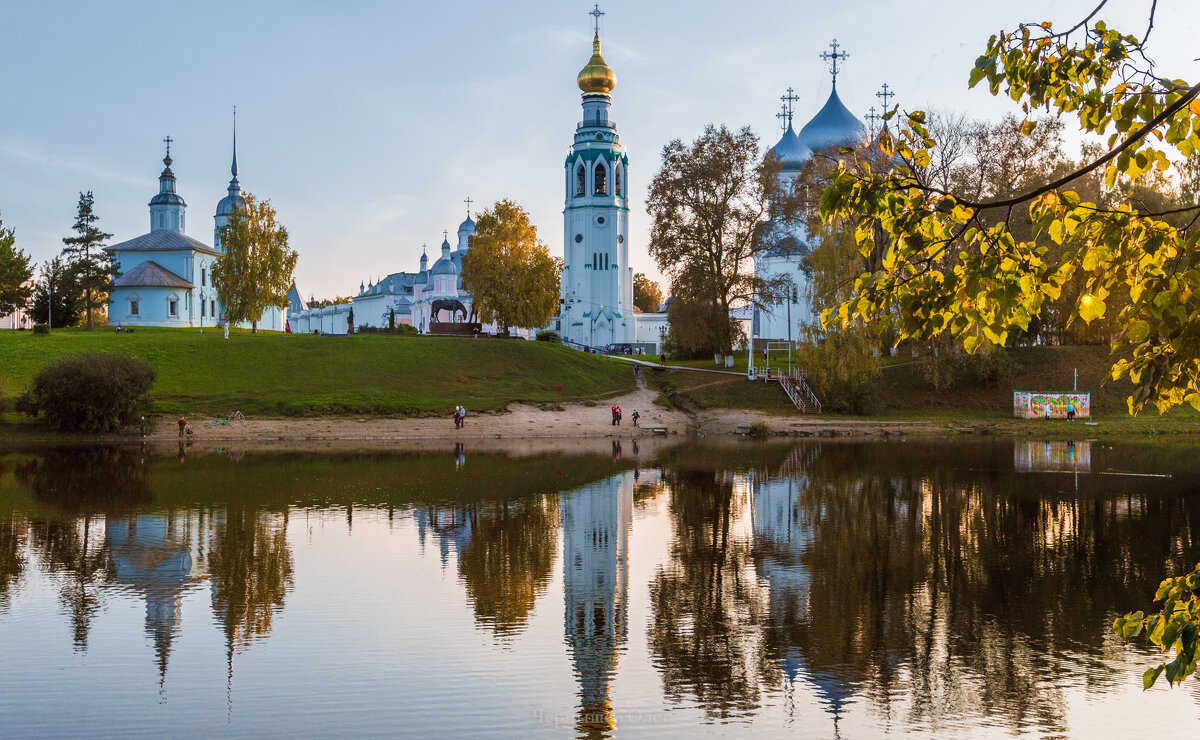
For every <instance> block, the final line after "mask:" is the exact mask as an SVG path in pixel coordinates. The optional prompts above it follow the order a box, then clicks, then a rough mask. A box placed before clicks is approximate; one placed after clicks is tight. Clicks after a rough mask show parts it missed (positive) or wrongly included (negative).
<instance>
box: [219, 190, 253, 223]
mask: <svg viewBox="0 0 1200 740" xmlns="http://www.w3.org/2000/svg"><path fill="white" fill-rule="evenodd" d="M245 203H246V199H245V198H244V197H243V196H242V189H241V188H240V187H237V186H236V185H230V186H229V195H226V196H225V197H224V198H222V199H221V200H219V201H217V214H216V215H218V216H231V215H233V212H234V211H235V210H237V209H239V208H241V207H242V206H243V205H245Z"/></svg>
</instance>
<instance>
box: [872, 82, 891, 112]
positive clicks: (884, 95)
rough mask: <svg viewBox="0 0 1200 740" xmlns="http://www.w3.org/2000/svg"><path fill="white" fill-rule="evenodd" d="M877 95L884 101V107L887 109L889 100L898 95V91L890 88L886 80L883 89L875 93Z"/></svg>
mask: <svg viewBox="0 0 1200 740" xmlns="http://www.w3.org/2000/svg"><path fill="white" fill-rule="evenodd" d="M875 97H877V98H879V99H880V100H882V101H883V109H884V110H885V111H886V110H887V109H888V101H889V100H891V99H892V98H894V97H896V93H894V92H892V91H891V90H889V89H888V84H887V83H886V82H885V83H883V89H882V90H880V91H879V92H877V93H875Z"/></svg>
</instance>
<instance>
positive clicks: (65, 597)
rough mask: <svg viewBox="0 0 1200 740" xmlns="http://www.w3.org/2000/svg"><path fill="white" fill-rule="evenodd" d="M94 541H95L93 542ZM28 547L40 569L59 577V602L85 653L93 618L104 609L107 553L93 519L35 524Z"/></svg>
mask: <svg viewBox="0 0 1200 740" xmlns="http://www.w3.org/2000/svg"><path fill="white" fill-rule="evenodd" d="M93 540H96V541H93ZM29 545H30V546H31V547H32V548H33V550H34V551H35V552H37V553H38V556H39V558H40V560H41V561H42V564H43V566H44V567H45V568H46V569H47V570H48V571H49V572H51V573H54V574H56V575H58V576H59V602H60V603H61V604H62V605H63V608H64V609H65V610H66V611H67V614H68V615H69V616H70V618H71V626H72V631H73V633H74V641H75V649H76V650H87V640H88V631H89V630H90V629H91V624H92V619H93V618H94V617H95V616H96V614H98V613H99V612H100V610H101V609H102V608H103V605H104V604H103V598H102V593H101V589H102V588H103V587H104V585H105V583H106V582H107V580H108V565H109V551H108V546H107V544H105V542H104V540H103V532H102V531H101V530H100V528H98V527H96V528H95V529H93V526H92V517H91V516H85V517H82V518H81V519H55V520H51V521H34V522H32V523H31V524H30V526H29Z"/></svg>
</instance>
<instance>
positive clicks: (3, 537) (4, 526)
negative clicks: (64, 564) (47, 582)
mask: <svg viewBox="0 0 1200 740" xmlns="http://www.w3.org/2000/svg"><path fill="white" fill-rule="evenodd" d="M28 526H29V525H28V523H27V522H26V521H25V519H24V518H23V517H17V516H15V515H14V516H10V517H0V612H3V611H7V610H8V598H9V597H8V594H9V590H10V589H11V588H12V587H13V586H14V585H15V584H16V583H17V582H18V581H20V580H21V574H22V573H24V572H25V555H24V553H23V552H22V550H23V549H24V547H25V536H26V531H27V529H28Z"/></svg>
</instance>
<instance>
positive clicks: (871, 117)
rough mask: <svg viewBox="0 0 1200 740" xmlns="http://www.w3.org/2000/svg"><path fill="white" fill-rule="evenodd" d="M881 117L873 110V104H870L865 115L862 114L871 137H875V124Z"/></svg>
mask: <svg viewBox="0 0 1200 740" xmlns="http://www.w3.org/2000/svg"><path fill="white" fill-rule="evenodd" d="M882 117H883V116H880V115H879V114H878V113H876V112H875V106H873V105H872V106H871V111H870V112H869V113H867V115H866V116H864V118H866V119H867V125H868V126H870V127H871V138H872V139H874V138H875V125H876V124H878V123H879V119H880V118H882Z"/></svg>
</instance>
